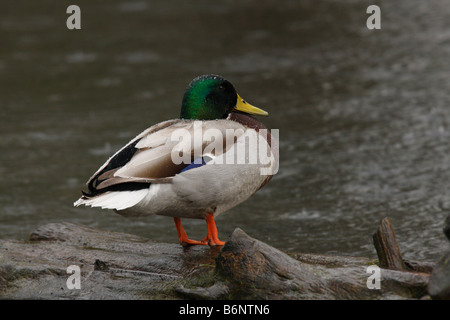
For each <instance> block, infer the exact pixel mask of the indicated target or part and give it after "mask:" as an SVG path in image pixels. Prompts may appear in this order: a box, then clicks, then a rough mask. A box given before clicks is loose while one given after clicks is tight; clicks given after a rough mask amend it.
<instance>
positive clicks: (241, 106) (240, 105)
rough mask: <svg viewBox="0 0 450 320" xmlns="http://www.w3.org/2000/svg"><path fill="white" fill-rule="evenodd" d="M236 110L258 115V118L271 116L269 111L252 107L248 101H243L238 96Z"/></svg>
mask: <svg viewBox="0 0 450 320" xmlns="http://www.w3.org/2000/svg"><path fill="white" fill-rule="evenodd" d="M234 109H235V110H237V111H241V112H245V113H249V114H254V115H258V116H268V115H269V113H268V112H267V111H264V110H262V109H260V108H257V107H255V106H252V105H251V104H250V103H248V102H247V101H245V100H244V99H242V98H241V96H240V95H237V103H236V107H234Z"/></svg>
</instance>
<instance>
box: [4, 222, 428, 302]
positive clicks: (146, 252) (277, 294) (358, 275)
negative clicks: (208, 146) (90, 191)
mask: <svg viewBox="0 0 450 320" xmlns="http://www.w3.org/2000/svg"><path fill="white" fill-rule="evenodd" d="M30 240H31V241H15V240H14V241H13V240H0V298H3V299H186V298H187V299H404V298H407V299H410V298H414V299H416V298H421V297H423V296H426V295H427V291H426V289H427V285H428V279H429V274H428V273H424V272H408V271H396V270H388V269H382V272H381V279H380V280H381V283H382V285H381V288H380V289H377V290H374V289H369V288H368V286H367V279H368V277H369V276H370V275H371V274H370V273H368V272H367V267H368V266H370V265H373V264H374V263H375V262H374V260H373V259H369V258H362V257H341V256H330V255H316V254H309V253H295V254H287V253H285V252H282V251H280V250H278V249H276V248H274V247H272V246H270V245H268V244H266V243H264V242H261V241H259V240H257V239H254V238H252V237H250V236H249V235H247V234H246V233H245V232H244V231H243V230H241V229H236V230H235V231H234V232H233V233H232V235H231V237H230V239H229V240H228V241H227V242H226V244H225V246H223V247H212V248H211V247H209V246H192V247H182V246H180V245H179V244H177V243H172V244H169V243H156V242H153V241H151V240H149V239H146V238H142V237H137V236H134V235H129V234H124V233H119V232H110V231H104V230H98V229H94V228H90V227H87V226H82V225H75V224H71V223H52V224H47V225H44V226H42V227H40V228H38V229H37V230H36V231H34V232H33V233H32V234H31V236H30ZM70 265H75V266H79V267H80V269H81V289H79V290H78V289H69V288H68V287H67V280H68V277H69V276H70V274H68V273H67V268H68V267H69V266H70ZM412 265H416V266H417V265H420V263H412Z"/></svg>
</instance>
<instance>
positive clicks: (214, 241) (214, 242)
mask: <svg viewBox="0 0 450 320" xmlns="http://www.w3.org/2000/svg"><path fill="white" fill-rule="evenodd" d="M206 226H207V227H208V235H207V236H206V237H205V239H203V241H207V242H208V244H209V245H210V246H223V245H224V244H225V242H224V241H220V240H219V233H218V232H217V227H216V222H215V221H214V214H213V213H208V215H207V216H206Z"/></svg>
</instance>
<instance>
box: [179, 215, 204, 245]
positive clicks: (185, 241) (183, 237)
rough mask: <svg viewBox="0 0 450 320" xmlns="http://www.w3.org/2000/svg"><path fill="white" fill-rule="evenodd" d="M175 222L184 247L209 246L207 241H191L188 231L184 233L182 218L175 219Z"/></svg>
mask: <svg viewBox="0 0 450 320" xmlns="http://www.w3.org/2000/svg"><path fill="white" fill-rule="evenodd" d="M173 221H175V227H177V233H178V238H179V239H180V243H181V245H182V246H188V245H194V244H208V242H206V241H197V240H191V239H189V238H188V236H187V234H186V231H184V228H183V225H182V224H181V219H180V218H173Z"/></svg>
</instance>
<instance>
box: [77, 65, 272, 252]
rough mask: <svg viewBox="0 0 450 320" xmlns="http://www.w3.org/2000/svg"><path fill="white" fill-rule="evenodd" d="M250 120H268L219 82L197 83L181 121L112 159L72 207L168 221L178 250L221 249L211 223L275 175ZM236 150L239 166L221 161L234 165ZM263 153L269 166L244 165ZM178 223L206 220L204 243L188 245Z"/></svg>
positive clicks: (150, 132)
mask: <svg viewBox="0 0 450 320" xmlns="http://www.w3.org/2000/svg"><path fill="white" fill-rule="evenodd" d="M251 115H261V116H267V115H268V113H267V112H266V111H264V110H262V109H259V108H257V107H254V106H252V105H250V104H249V103H247V102H246V101H245V100H243V99H242V98H241V97H240V96H239V95H238V94H237V93H236V90H235V88H234V87H233V85H232V84H231V83H230V82H229V81H227V80H226V79H224V78H223V77H221V76H218V75H211V74H210V75H203V76H199V77H197V78H195V79H194V80H192V82H191V83H190V84H189V85H188V87H187V89H186V91H185V94H184V96H183V100H182V106H181V115H180V118H179V119H173V120H167V121H164V122H161V123H158V124H155V125H153V126H151V127H150V128H148V129H146V130H144V131H143V132H142V133H140V134H139V135H138V136H136V137H135V138H134V139H132V140H131V141H130V142H129V143H128V144H127V145H125V146H124V147H123V148H121V149H120V150H119V151H117V152H116V153H115V154H114V155H112V156H111V157H110V158H109V159H108V160H107V161H106V162H105V163H104V164H103V165H102V166H101V167H100V169H98V170H97V172H95V173H94V174H93V175H92V177H91V178H90V179H89V180H88V182H87V188H88V191H87V192H82V196H81V198H79V199H78V200H77V201H76V202H75V203H74V205H75V206H79V205H82V204H84V205H86V206H91V207H101V208H103V209H113V210H114V211H116V212H117V213H119V214H121V215H123V216H147V215H153V214H155V215H163V216H169V217H172V218H173V219H174V222H175V226H176V229H177V233H178V239H179V241H180V243H181V244H182V245H183V246H186V245H205V244H209V245H210V246H215V245H219V246H220V245H224V243H225V242H223V241H220V240H219V237H218V232H217V227H216V223H215V220H214V218H215V217H217V216H218V215H219V214H221V213H223V212H225V211H227V210H229V209H231V208H233V207H234V206H236V205H238V204H239V203H241V202H243V201H245V200H247V199H248V198H249V197H250V196H252V195H253V194H254V193H255V192H256V191H258V190H259V189H260V188H262V187H263V186H264V185H265V184H266V183H267V182H268V181H269V180H270V179H271V177H272V175H273V173H274V172H275V171H276V168H278V153H277V150H276V142H273V141H272V140H273V139H272V137H271V135H270V132H269V131H268V130H267V129H266V127H265V126H264V125H263V124H262V123H261V122H259V121H258V120H256V119H255V118H254V117H253V116H251ZM262 129H264V130H262ZM230 132H231V133H232V134H233V135H232V137H231V138H229V137H228V136H227V134H228V133H230ZM263 132H264V134H262V133H263ZM199 133H200V135H199ZM202 133H203V134H202ZM207 133H208V134H207ZM196 135H197V138H195V139H194V138H193V137H195V136H196ZM199 136H200V140H199V139H198V137H199ZM212 136H213V137H214V139H213V138H211V137H212ZM174 137H178V140H177V139H174ZM252 137H253V138H254V137H258V138H261V137H262V140H261V139H259V140H258V141H259V142H258V143H259V145H255V143H253V144H249V142H248V141H249V138H252ZM214 141H215V142H216V144H214V145H213V146H214V148H213V147H211V145H212V144H213V142H214ZM261 141H262V143H261ZM225 142H226V143H225ZM208 143H209V144H208ZM239 145H240V146H242V145H244V146H245V148H244V150H245V154H244V156H243V158H244V160H245V161H244V163H242V161H241V163H239V160H238V161H237V162H238V163H236V161H234V162H233V161H231V162H230V161H224V159H229V158H231V159H235V160H236V158H235V154H236V153H237V152H236V149H237V146H239ZM261 146H264V147H266V148H268V149H267V150H268V152H267V154H269V158H268V159H269V160H270V161H268V162H267V161H265V163H262V162H261V161H259V160H258V161H256V162H255V161H253V162H251V161H248V160H249V159H255V157H254V155H255V154H256V153H258V148H260V147H261ZM240 150H243V149H242V148H241V149H240ZM227 157H229V158H227ZM180 159H183V160H184V161H180ZM262 169H268V173H267V172H266V173H262ZM181 218H194V219H205V220H206V225H207V229H208V234H207V236H206V237H205V238H204V239H203V240H201V241H198V240H192V239H189V238H188V236H187V234H186V232H185V230H184V228H183V225H182V224H181Z"/></svg>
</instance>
